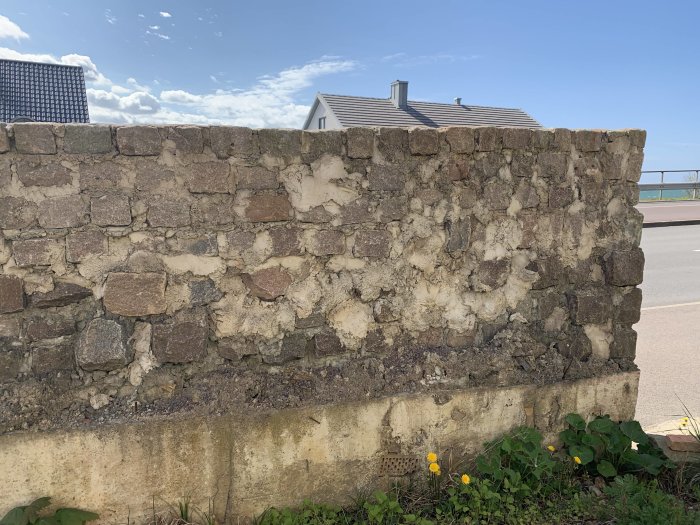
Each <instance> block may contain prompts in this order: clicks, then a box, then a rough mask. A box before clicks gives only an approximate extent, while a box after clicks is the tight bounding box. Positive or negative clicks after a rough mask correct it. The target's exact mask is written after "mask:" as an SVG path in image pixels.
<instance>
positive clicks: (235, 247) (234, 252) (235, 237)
mask: <svg viewBox="0 0 700 525" xmlns="http://www.w3.org/2000/svg"><path fill="white" fill-rule="evenodd" d="M253 243H255V233H253V232H241V231H231V232H226V255H228V256H229V257H240V256H241V255H243V254H244V253H245V252H246V251H248V250H250V249H251V248H252V247H253Z"/></svg>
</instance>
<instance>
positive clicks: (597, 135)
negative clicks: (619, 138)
mask: <svg viewBox="0 0 700 525" xmlns="http://www.w3.org/2000/svg"><path fill="white" fill-rule="evenodd" d="M603 139H604V134H603V133H602V132H600V131H593V130H587V129H583V130H578V131H576V132H575V133H574V144H575V146H576V149H578V150H579V151H584V152H588V151H600V150H601V148H602V147H603Z"/></svg>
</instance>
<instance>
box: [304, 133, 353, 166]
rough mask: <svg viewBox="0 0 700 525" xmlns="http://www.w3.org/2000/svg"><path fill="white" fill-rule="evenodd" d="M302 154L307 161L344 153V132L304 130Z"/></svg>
mask: <svg viewBox="0 0 700 525" xmlns="http://www.w3.org/2000/svg"><path fill="white" fill-rule="evenodd" d="M301 154H302V158H303V160H304V161H305V162H313V161H314V160H316V159H318V158H320V157H322V156H323V155H336V156H340V155H342V154H343V133H342V132H341V131H340V130H330V129H329V130H321V131H302V132H301Z"/></svg>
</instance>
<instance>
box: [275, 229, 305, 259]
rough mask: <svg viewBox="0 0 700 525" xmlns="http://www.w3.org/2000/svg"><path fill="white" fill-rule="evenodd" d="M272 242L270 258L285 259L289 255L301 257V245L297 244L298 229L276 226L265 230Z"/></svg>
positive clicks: (299, 231)
mask: <svg viewBox="0 0 700 525" xmlns="http://www.w3.org/2000/svg"><path fill="white" fill-rule="evenodd" d="M267 233H269V234H270V239H271V240H272V252H271V253H270V255H271V256H272V257H287V256H290V255H301V245H300V243H299V235H300V233H301V230H300V229H299V228H286V227H284V226H277V227H275V228H270V229H269V230H267Z"/></svg>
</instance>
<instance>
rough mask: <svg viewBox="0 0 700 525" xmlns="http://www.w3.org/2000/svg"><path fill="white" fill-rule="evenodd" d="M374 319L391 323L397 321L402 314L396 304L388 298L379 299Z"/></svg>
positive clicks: (375, 307) (374, 310) (376, 303)
mask: <svg viewBox="0 0 700 525" xmlns="http://www.w3.org/2000/svg"><path fill="white" fill-rule="evenodd" d="M373 313H374V320H375V321H377V322H378V323H390V322H392V321H397V320H398V319H399V316H400V312H399V310H398V309H397V308H396V305H395V304H394V303H393V302H391V301H390V300H389V299H387V298H380V299H377V302H375V303H374V308H373Z"/></svg>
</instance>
